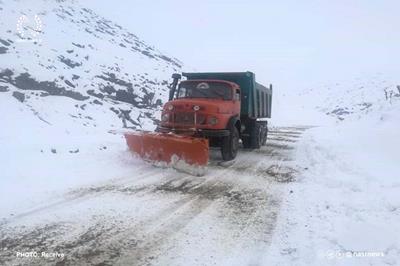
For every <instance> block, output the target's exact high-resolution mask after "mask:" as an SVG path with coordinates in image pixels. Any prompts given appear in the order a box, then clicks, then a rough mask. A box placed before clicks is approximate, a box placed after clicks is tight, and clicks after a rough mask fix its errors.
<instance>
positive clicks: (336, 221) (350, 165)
mask: <svg viewBox="0 0 400 266" xmlns="http://www.w3.org/2000/svg"><path fill="white" fill-rule="evenodd" d="M399 107H400V106H399V105H394V106H389V107H387V108H384V109H383V110H381V112H379V113H375V114H371V115H370V116H365V117H363V118H362V119H361V120H349V121H347V122H343V123H341V124H339V125H336V126H325V127H317V128H314V129H312V130H310V131H308V133H306V134H305V137H304V138H303V139H302V141H301V142H300V144H299V147H298V150H297V157H298V158H299V159H298V164H300V165H301V166H302V167H303V168H304V170H305V171H304V174H303V176H302V177H301V179H300V180H299V181H298V182H296V183H292V184H291V185H290V186H289V187H288V189H287V201H286V202H285V203H284V205H283V208H282V214H281V217H280V221H279V222H278V228H277V233H276V235H275V240H274V241H273V246H272V248H271V251H270V253H269V254H268V256H266V258H268V264H270V262H271V258H273V261H274V263H272V264H274V265H275V264H276V265H287V264H288V261H290V263H291V264H294V265H382V264H389V265H395V264H396V263H398V258H399V255H400V248H399V247H400V239H399V237H398V232H400V224H399V222H398V221H399V218H400V197H399V194H398V191H399V188H400V179H399V173H400V165H399V151H400V138H399V132H400V123H399V121H400V112H398V110H400V108H399ZM366 252H367V253H366ZM368 252H369V253H368Z"/></svg>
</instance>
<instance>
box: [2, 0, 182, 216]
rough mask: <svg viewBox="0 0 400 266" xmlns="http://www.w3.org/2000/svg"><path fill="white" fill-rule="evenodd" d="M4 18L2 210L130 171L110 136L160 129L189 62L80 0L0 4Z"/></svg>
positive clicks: (120, 141) (120, 143)
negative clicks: (175, 81) (172, 87)
mask: <svg viewBox="0 0 400 266" xmlns="http://www.w3.org/2000/svg"><path fill="white" fill-rule="evenodd" d="M81 4H82V5H81ZM0 15H1V17H2V19H1V20H0V58H1V60H0V113H1V116H0V125H1V131H0V146H1V147H2V149H1V153H0V165H1V167H2V171H1V176H0V177H1V178H0V182H1V184H0V201H1V203H0V214H1V215H2V214H4V213H6V214H8V215H9V214H10V213H13V212H14V211H15V210H16V209H19V208H21V207H22V206H34V204H35V203H37V202H40V201H43V200H44V199H47V198H48V197H50V196H51V195H53V194H54V193H57V192H59V191H65V190H67V189H69V188H71V187H76V186H79V185H81V184H85V183H88V182H91V181H94V180H96V181H99V180H103V179H108V178H110V176H111V177H115V176H123V175H127V174H131V173H132V171H134V169H135V165H134V164H132V163H131V160H133V159H132V158H131V156H130V154H128V153H127V151H126V150H127V148H126V145H125V141H124V138H123V136H122V135H121V134H115V133H112V132H116V131H119V130H121V129H123V128H127V129H131V128H137V129H148V130H151V129H152V128H154V127H155V122H156V121H157V119H158V118H159V112H160V110H161V106H162V103H163V102H164V101H165V100H166V99H167V97H168V96H167V95H168V93H167V91H168V88H167V85H168V83H169V81H170V77H171V74H172V73H174V72H180V71H182V70H181V68H182V63H181V62H180V61H179V60H177V59H175V58H173V57H170V56H167V55H165V54H163V53H161V52H160V51H158V50H157V49H155V48H154V47H152V46H150V45H148V44H146V43H145V42H144V41H142V40H141V39H140V38H139V37H137V36H136V35H134V34H133V33H131V32H129V31H127V30H126V29H125V28H123V27H122V26H119V25H117V24H115V23H113V22H112V21H110V20H108V19H106V18H103V17H101V16H99V15H97V14H96V13H95V12H93V11H92V10H90V9H88V8H86V7H85V6H83V3H81V2H78V1H46V0H41V1H29V3H28V1H0ZM110 133H112V134H110ZM126 162H129V163H126Z"/></svg>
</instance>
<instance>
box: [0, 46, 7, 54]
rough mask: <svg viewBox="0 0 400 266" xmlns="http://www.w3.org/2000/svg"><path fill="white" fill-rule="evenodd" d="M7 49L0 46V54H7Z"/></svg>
mask: <svg viewBox="0 0 400 266" xmlns="http://www.w3.org/2000/svg"><path fill="white" fill-rule="evenodd" d="M7 50H8V48H7V47H3V46H0V54H5V53H6V52H7Z"/></svg>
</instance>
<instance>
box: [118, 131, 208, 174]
mask: <svg viewBox="0 0 400 266" xmlns="http://www.w3.org/2000/svg"><path fill="white" fill-rule="evenodd" d="M124 135H125V139H126V142H127V144H128V147H129V149H130V150H131V151H133V152H134V153H136V154H138V155H139V156H140V157H141V158H143V159H144V160H146V161H150V162H152V163H154V164H156V165H159V166H170V167H173V168H175V169H177V170H180V171H184V172H187V173H189V174H192V175H197V176H201V175H204V174H205V171H206V166H207V164H208V151H209V145H208V140H207V139H204V138H194V137H189V136H182V135H176V134H172V133H157V132H141V131H139V132H129V133H125V134H124Z"/></svg>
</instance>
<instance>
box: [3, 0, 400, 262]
mask: <svg viewBox="0 0 400 266" xmlns="http://www.w3.org/2000/svg"><path fill="white" fill-rule="evenodd" d="M71 3H73V5H71ZM43 10H44V11H43ZM36 11H37V12H38V14H39V15H40V17H41V18H42V19H43V32H42V33H41V35H39V37H40V38H41V41H40V42H37V43H32V42H29V41H26V40H25V41H26V42H21V41H18V40H20V39H19V38H21V36H19V34H18V33H16V32H15V31H14V27H15V25H14V22H15V20H17V19H18V18H19V17H20V16H21V15H23V14H25V15H28V16H31V15H32V14H34V13H35V12H36ZM0 12H1V14H2V15H5V16H7V17H8V18H9V19H7V20H1V21H0V26H1V29H2V30H3V31H2V32H1V34H2V35H1V36H0V53H2V54H1V57H2V60H1V61H0V114H1V116H0V127H1V128H0V129H1V130H0V147H1V149H0V168H1V169H0V170H1V171H0V264H11V265H19V264H29V265H32V264H33V265H45V264H49V265H52V264H54V262H55V261H57V260H60V261H63V262H64V263H66V264H67V265H80V264H96V263H98V264H105V265H107V264H109V265H111V264H119V265H131V264H134V265H143V264H146V265H147V264H149V265H259V264H261V265H398V264H399V261H400V238H399V237H398V232H399V231H400V226H399V221H400V219H399V218H400V196H399V194H398V191H399V188H400V181H399V173H400V159H399V151H400V123H399V122H400V115H399V114H400V88H399V87H398V86H397V85H398V84H399V81H398V80H395V79H390V78H388V77H384V76H383V75H382V74H379V75H375V76H372V77H369V76H366V77H361V78H358V79H355V80H353V81H340V82H337V83H335V84H332V85H326V84H323V85H320V86H316V87H313V88H312V89H310V88H308V89H304V88H290V90H289V88H288V91H285V88H276V89H275V90H274V100H273V119H272V121H271V131H270V134H269V137H268V141H267V143H268V145H267V146H266V147H263V148H262V149H261V150H260V151H253V152H250V151H245V150H240V152H239V155H238V158H237V159H236V161H235V162H234V163H232V164H231V165H226V166H221V165H218V164H217V163H216V161H217V160H219V159H220V158H219V155H218V151H212V153H211V158H212V160H211V163H210V165H209V171H208V174H207V175H205V176H203V177H194V176H191V175H187V174H185V173H181V172H177V171H175V170H173V169H165V168H160V167H153V166H152V165H149V164H148V163H144V162H142V161H141V160H139V159H137V158H134V157H133V156H132V155H131V154H130V153H129V152H128V150H127V147H126V145H125V141H124V138H123V137H122V135H121V134H118V133H115V132H119V131H120V130H126V129H127V128H143V129H152V128H153V127H154V124H155V123H156V122H157V119H158V115H159V110H160V106H161V104H162V102H163V101H165V99H166V97H167V83H168V78H169V76H170V74H172V73H173V72H175V71H181V67H182V64H181V62H180V61H178V60H177V59H174V58H172V57H168V56H165V55H163V54H162V53H161V52H159V51H158V50H156V49H155V48H153V47H152V46H150V45H147V44H145V43H144V42H143V41H141V40H140V39H139V38H138V37H137V36H135V35H134V34H132V33H129V32H128V31H127V30H125V29H124V28H123V27H121V26H119V25H116V24H114V23H113V22H111V21H109V20H107V19H105V18H102V17H100V16H98V15H96V14H95V13H94V12H93V11H91V10H90V9H87V8H85V7H83V6H79V5H78V4H77V3H76V2H71V1H60V2H52V1H38V4H37V7H36V8H33V9H31V10H27V9H26V8H25V7H24V4H23V1H7V3H6V2H5V1H0ZM51 25H58V29H59V30H55V27H51ZM25 32H26V33H27V34H28V33H29V30H25ZM66 39H68V40H70V42H64V41H62V40H66ZM121 44H122V45H121ZM105 51H113V53H106V52H105ZM27 75H28V76H27ZM27 77H28V79H27ZM29 77H30V78H29ZM38 86H39V87H38ZM53 92H54V93H53ZM31 251H34V252H38V253H39V256H41V253H40V252H50V253H51V252H53V253H55V252H58V253H62V254H64V257H63V258H42V257H40V258H24V257H21V255H19V256H18V255H17V252H22V253H23V252H31ZM25 255H26V254H25Z"/></svg>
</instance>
